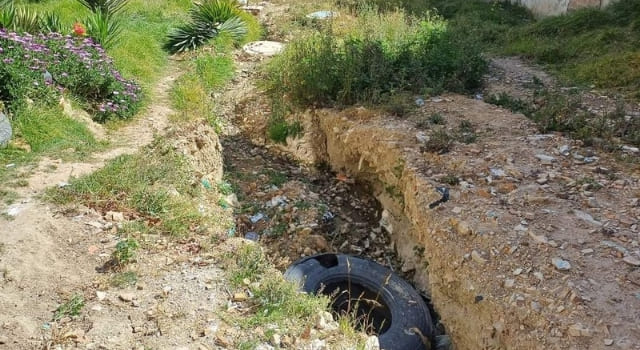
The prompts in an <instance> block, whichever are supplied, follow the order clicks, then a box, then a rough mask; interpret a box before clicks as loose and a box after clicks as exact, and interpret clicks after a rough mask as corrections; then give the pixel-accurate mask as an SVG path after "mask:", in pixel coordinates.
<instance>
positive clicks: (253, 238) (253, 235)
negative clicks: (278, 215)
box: [244, 232, 260, 242]
mask: <svg viewBox="0 0 640 350" xmlns="http://www.w3.org/2000/svg"><path fill="white" fill-rule="evenodd" d="M244 238H245V239H248V240H250V241H254V242H257V241H258V240H260V235H259V234H257V233H255V232H247V233H246V234H245V235H244Z"/></svg>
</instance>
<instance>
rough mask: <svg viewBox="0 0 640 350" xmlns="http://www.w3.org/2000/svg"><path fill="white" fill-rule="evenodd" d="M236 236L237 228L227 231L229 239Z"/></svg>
mask: <svg viewBox="0 0 640 350" xmlns="http://www.w3.org/2000/svg"><path fill="white" fill-rule="evenodd" d="M235 235H236V227H235V226H233V227H230V228H229V229H228V230H227V237H234V236H235Z"/></svg>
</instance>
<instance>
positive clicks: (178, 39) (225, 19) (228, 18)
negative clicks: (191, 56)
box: [165, 0, 248, 53]
mask: <svg viewBox="0 0 640 350" xmlns="http://www.w3.org/2000/svg"><path fill="white" fill-rule="evenodd" d="M241 14H242V11H241V10H240V9H239V8H238V5H237V3H236V2H235V1H231V0H205V1H203V2H202V3H196V4H195V6H194V8H193V9H192V10H191V12H190V16H191V22H189V23H186V24H182V25H180V26H178V27H177V28H176V29H174V30H173V31H172V32H171V33H169V36H168V41H167V43H166V44H165V49H166V50H167V51H169V52H170V53H177V52H185V51H190V50H195V49H196V48H198V47H200V46H202V45H204V44H205V43H207V42H208V41H209V40H211V39H213V38H215V37H216V36H218V35H220V34H222V33H224V34H226V35H229V36H230V37H231V38H232V39H234V40H236V41H239V40H240V39H242V38H243V37H244V36H246V35H247V31H248V29H247V24H246V22H245V21H244V20H243V18H242V16H241Z"/></svg>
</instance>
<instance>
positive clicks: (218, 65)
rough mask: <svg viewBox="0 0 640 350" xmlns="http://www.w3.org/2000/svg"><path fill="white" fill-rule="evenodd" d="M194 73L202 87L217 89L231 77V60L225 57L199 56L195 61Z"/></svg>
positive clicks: (232, 67) (232, 65) (232, 66)
mask: <svg viewBox="0 0 640 350" xmlns="http://www.w3.org/2000/svg"><path fill="white" fill-rule="evenodd" d="M194 63H195V66H196V73H197V74H198V77H199V78H200V79H201V80H202V83H203V84H204V86H205V87H206V88H207V89H209V90H213V89H219V88H221V87H222V86H224V85H225V84H226V83H227V82H228V81H229V80H230V79H231V78H232V77H233V69H234V64H233V59H232V58H231V57H229V56H226V55H200V56H198V57H197V58H196V59H195V62H194Z"/></svg>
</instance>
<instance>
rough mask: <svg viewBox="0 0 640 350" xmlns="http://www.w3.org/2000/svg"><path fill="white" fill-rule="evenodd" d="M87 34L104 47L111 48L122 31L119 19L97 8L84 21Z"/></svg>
mask: <svg viewBox="0 0 640 350" xmlns="http://www.w3.org/2000/svg"><path fill="white" fill-rule="evenodd" d="M84 25H85V27H87V34H89V36H90V37H92V38H93V39H94V40H95V41H96V42H97V43H98V44H100V45H102V47H104V48H105V49H108V48H111V47H112V46H113V44H115V42H116V40H118V37H119V36H120V33H121V32H122V26H121V25H120V21H119V20H118V19H115V18H111V17H109V16H108V15H107V14H105V13H104V12H102V11H101V10H98V11H97V12H95V13H92V14H91V15H89V17H87V19H86V20H85V21H84Z"/></svg>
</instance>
